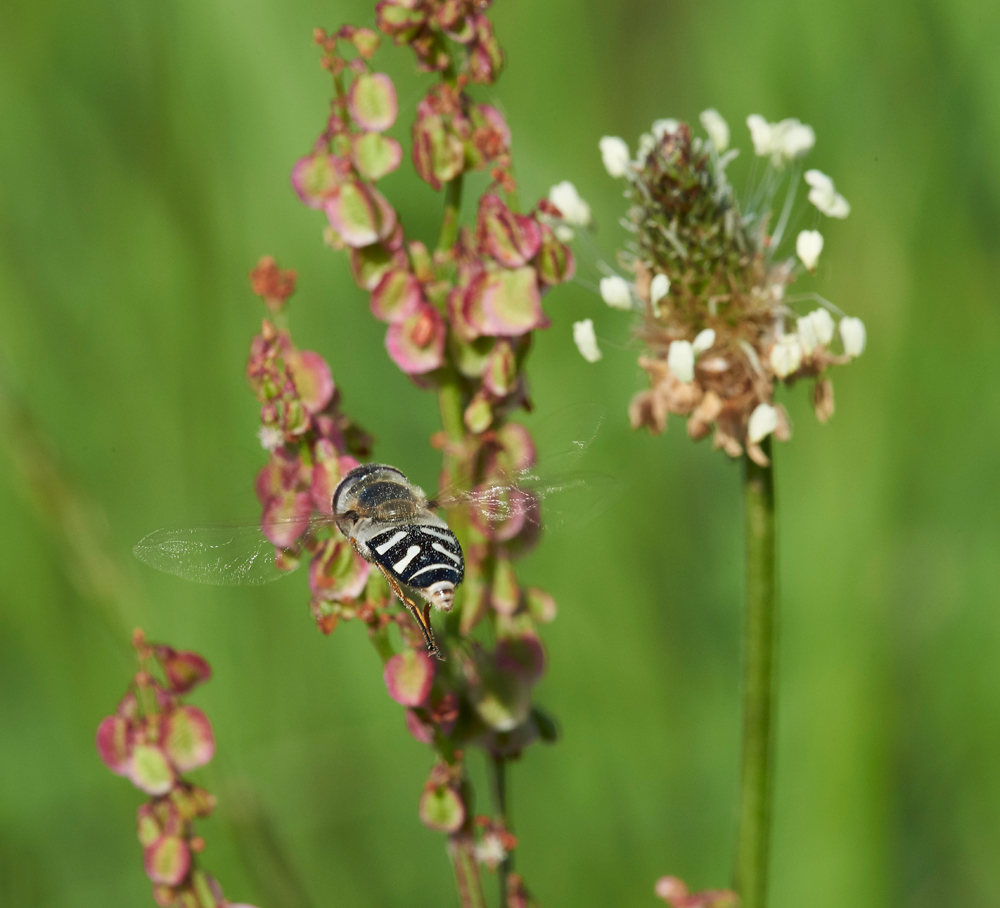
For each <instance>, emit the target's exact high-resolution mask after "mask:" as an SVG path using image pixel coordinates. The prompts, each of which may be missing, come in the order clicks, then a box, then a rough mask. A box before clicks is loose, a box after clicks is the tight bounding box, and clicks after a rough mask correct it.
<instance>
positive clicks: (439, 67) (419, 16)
mask: <svg viewBox="0 0 1000 908" xmlns="http://www.w3.org/2000/svg"><path fill="white" fill-rule="evenodd" d="M490 2H491V0H381V2H380V3H378V4H377V5H376V7H375V10H376V15H377V17H378V27H379V28H380V29H381V30H382V31H383V32H384V33H385V34H387V35H389V37H391V38H392V39H393V40H394V41H395V42H396V44H409V45H410V47H411V48H412V49H413V52H414V53H415V54H416V56H417V65H418V66H419V68H420V69H422V70H425V71H431V72H444V71H445V70H447V69H449V68H450V69H453V70H455V71H457V72H462V73H466V74H467V75H468V77H469V78H470V79H472V81H473V82H481V83H484V84H490V83H492V82H493V81H494V80H495V79H496V77H497V76H498V75H500V70H501V69H502V68H503V51H502V50H501V49H500V45H499V43H498V42H497V39H496V38H495V37H494V35H493V25H492V23H491V22H490V20H489V18H488V17H487V16H486V12H485V11H486V10H487V9H488V8H489V6H490ZM446 39H450V40H451V41H453V42H455V44H457V45H458V48H460V49H461V51H462V52H461V53H456V50H457V49H456V48H454V47H452V46H449V44H448V40H446Z"/></svg>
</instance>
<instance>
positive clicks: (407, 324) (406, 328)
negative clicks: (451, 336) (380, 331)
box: [385, 303, 445, 375]
mask: <svg viewBox="0 0 1000 908" xmlns="http://www.w3.org/2000/svg"><path fill="white" fill-rule="evenodd" d="M444 342H445V324H444V319H442V318H441V314H440V313H439V312H438V311H437V309H435V308H434V307H433V306H432V305H430V304H429V303H422V304H421V305H420V306H419V307H418V309H417V311H416V312H415V313H414V314H413V315H411V316H409V317H408V318H406V319H404V320H403V321H401V322H394V323H393V324H390V325H389V330H388V331H387V332H386V335H385V347H386V349H387V350H388V351H389V356H391V357H392V361H393V362H394V363H395V364H396V365H397V366H399V368H400V369H402V370H403V371H404V372H405V373H406V374H407V375H422V374H424V373H426V372H433V371H434V370H435V369H437V368H439V367H440V366H441V364H442V363H443V362H444Z"/></svg>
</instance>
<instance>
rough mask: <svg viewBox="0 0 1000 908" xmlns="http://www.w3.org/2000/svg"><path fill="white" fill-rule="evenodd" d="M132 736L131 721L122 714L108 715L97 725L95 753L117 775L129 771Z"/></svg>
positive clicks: (125, 774) (123, 774)
mask: <svg viewBox="0 0 1000 908" xmlns="http://www.w3.org/2000/svg"><path fill="white" fill-rule="evenodd" d="M134 737H135V734H134V732H133V730H132V725H131V723H130V722H129V721H128V720H127V719H125V718H124V717H122V716H108V717H107V718H105V719H103V720H102V721H101V724H100V725H98V726H97V741H96V743H97V754H98V756H99V757H100V758H101V762H102V763H103V764H104V765H105V766H107V767H108V769H110V770H111V771H112V772H113V773H116V774H117V775H119V776H127V775H129V774H130V772H131V768H132V742H133V739H134Z"/></svg>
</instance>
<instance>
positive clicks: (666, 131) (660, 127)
mask: <svg viewBox="0 0 1000 908" xmlns="http://www.w3.org/2000/svg"><path fill="white" fill-rule="evenodd" d="M680 125H681V124H680V121H679V120H674V119H672V118H668V119H666V120H654V121H653V126H652V128H651V129H650V132H651V133H652V134H653V138H654V139H656V141H657V142H659V141H660V140H661V139H662V138H663V137H664V136H665V135H672V134H673V133H675V132H677V127H678V126H680Z"/></svg>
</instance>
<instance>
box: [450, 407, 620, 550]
mask: <svg viewBox="0 0 1000 908" xmlns="http://www.w3.org/2000/svg"><path fill="white" fill-rule="evenodd" d="M603 421H604V412H603V410H600V409H598V408H594V407H593V406H590V405H586V404H584V405H574V406H569V407H566V408H564V409H562V410H559V411H557V412H556V413H555V414H552V415H551V416H549V417H546V418H545V419H544V421H542V422H541V428H540V429H539V431H538V433H537V434H538V435H539V439H538V462H537V463H536V464H535V465H533V466H531V467H529V468H527V469H524V470H518V471H509V472H504V471H498V470H496V469H493V470H491V471H490V474H489V478H488V479H487V480H486V481H484V482H482V483H480V484H478V485H477V486H476V487H475V488H473V489H471V490H469V489H462V488H460V487H459V486H457V485H455V486H451V487H449V488H447V489H444V490H442V492H441V494H440V495H439V496H438V497H437V499H435V501H434V502H433V504H434V505H435V506H436V507H441V508H444V509H446V510H447V509H450V508H459V507H465V508H468V509H469V510H470V512H472V516H473V519H474V520H476V521H477V522H479V523H480V524H481V525H485V526H487V527H490V528H494V529H499V528H501V527H504V526H506V527H509V528H510V529H509V531H504V530H500V533H501V538H502V537H503V536H504V535H506V533H507V532H510V533H514V532H516V529H515V528H520V527H521V526H523V525H524V524H525V523H528V524H534V525H537V526H544V527H545V528H546V529H548V530H552V529H557V528H559V527H563V526H570V525H572V526H584V525H586V524H587V523H589V522H590V521H591V520H593V519H594V518H595V517H597V516H598V515H599V514H601V513H602V512H603V511H604V510H605V509H606V508H607V507H608V506H609V505H610V504H611V503H612V502H613V501H614V500H615V498H616V497H617V496H618V494H619V493H620V492H621V491H622V489H623V488H624V483H623V482H622V481H621V480H619V479H617V478H615V477H613V476H609V475H608V474H606V473H600V472H597V471H593V470H581V469H579V468H578V467H577V465H578V464H579V462H580V461H581V460H582V459H583V457H584V455H585V454H586V453H587V451H588V450H589V449H590V447H591V445H592V444H593V442H594V440H595V438H597V435H598V432H599V430H600V427H601V424H602V422H603Z"/></svg>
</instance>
